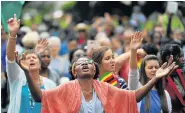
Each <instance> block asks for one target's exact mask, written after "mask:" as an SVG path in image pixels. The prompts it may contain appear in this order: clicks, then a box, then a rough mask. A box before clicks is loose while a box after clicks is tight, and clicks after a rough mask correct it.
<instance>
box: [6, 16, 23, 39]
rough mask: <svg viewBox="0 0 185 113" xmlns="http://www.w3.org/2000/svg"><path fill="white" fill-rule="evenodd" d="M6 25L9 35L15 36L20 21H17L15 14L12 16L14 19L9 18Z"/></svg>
mask: <svg viewBox="0 0 185 113" xmlns="http://www.w3.org/2000/svg"><path fill="white" fill-rule="evenodd" d="M7 24H8V29H9V32H10V35H12V36H16V34H17V32H18V31H19V27H20V20H17V16H16V14H14V18H10V19H9V20H8V21H7Z"/></svg>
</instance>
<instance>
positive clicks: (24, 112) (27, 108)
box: [20, 83, 45, 113]
mask: <svg viewBox="0 0 185 113" xmlns="http://www.w3.org/2000/svg"><path fill="white" fill-rule="evenodd" d="M41 89H45V88H44V86H41ZM30 95H31V92H30V91H29V87H28V83H26V85H25V86H23V87H22V92H21V106H20V113H40V112H41V103H37V102H35V101H34V99H33V98H31V96H30ZM31 100H33V101H31ZM31 104H32V105H33V108H31Z"/></svg>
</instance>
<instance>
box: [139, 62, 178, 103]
mask: <svg viewBox="0 0 185 113" xmlns="http://www.w3.org/2000/svg"><path fill="white" fill-rule="evenodd" d="M177 67H178V66H177V65H175V63H174V62H173V63H171V64H170V65H167V63H164V64H163V65H162V66H161V68H159V69H158V70H157V72H156V76H155V77H153V78H152V79H151V80H150V81H149V82H148V83H147V84H146V85H144V86H142V87H141V88H139V89H138V90H136V101H137V102H140V101H141V100H142V99H143V98H144V97H145V96H146V95H147V94H148V92H149V91H150V90H151V89H152V88H153V86H154V85H155V83H156V82H157V81H158V80H159V79H161V78H163V77H165V76H166V75H168V74H169V73H170V72H172V71H173V70H174V69H176V68H177Z"/></svg>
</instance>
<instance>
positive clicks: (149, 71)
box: [145, 60, 160, 79]
mask: <svg viewBox="0 0 185 113" xmlns="http://www.w3.org/2000/svg"><path fill="white" fill-rule="evenodd" d="M145 63H146V65H145V73H146V76H147V77H148V79H152V78H153V77H154V76H155V74H156V71H157V69H158V68H159V67H160V66H159V62H158V61H157V60H148V61H146V62H145Z"/></svg>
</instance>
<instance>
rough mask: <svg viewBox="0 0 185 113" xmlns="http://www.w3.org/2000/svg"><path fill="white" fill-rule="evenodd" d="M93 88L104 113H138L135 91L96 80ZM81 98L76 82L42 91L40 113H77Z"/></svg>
mask: <svg viewBox="0 0 185 113" xmlns="http://www.w3.org/2000/svg"><path fill="white" fill-rule="evenodd" d="M93 86H94V89H95V91H96V93H97V95H98V98H99V99H100V101H101V103H102V106H103V108H104V111H105V113H138V109H137V102H136V96H135V91H128V90H123V89H119V88H116V87H114V86H111V85H110V84H108V83H104V82H99V81H96V80H94V81H93ZM81 96H82V93H81V87H80V85H79V83H78V80H74V81H70V82H68V83H66V84H64V85H61V86H58V87H57V88H56V89H52V90H43V91H42V110H41V113H79V111H80V106H81Z"/></svg>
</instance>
